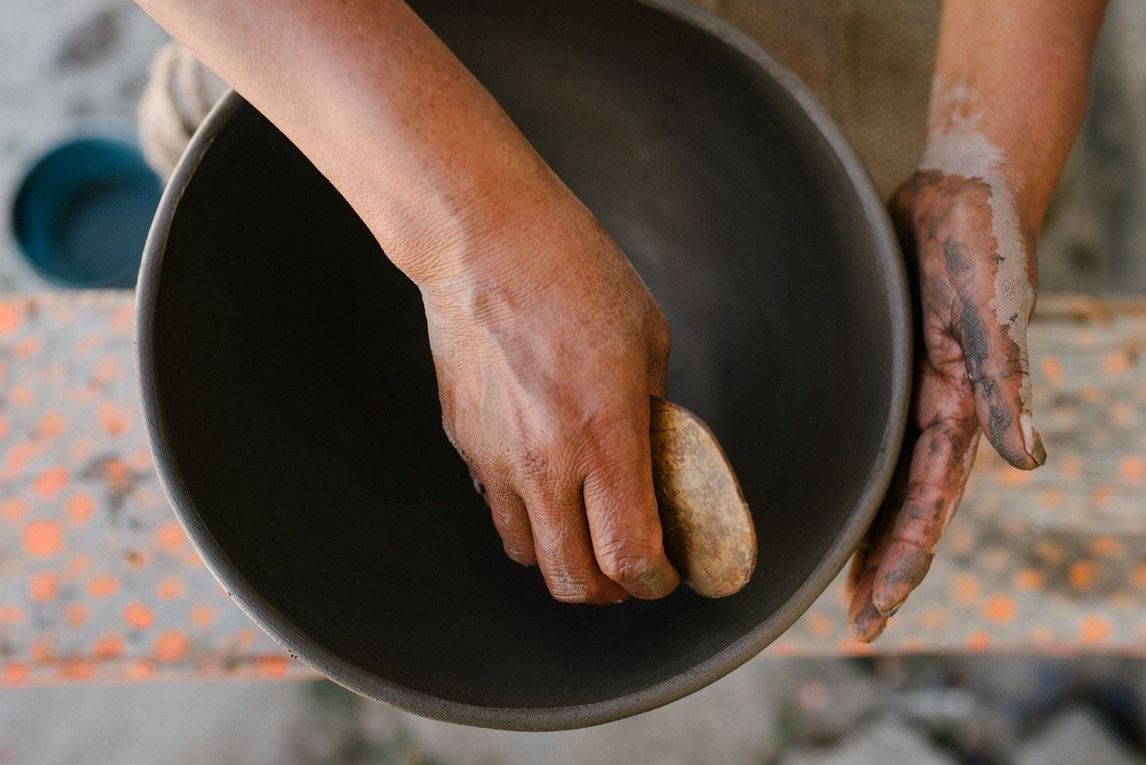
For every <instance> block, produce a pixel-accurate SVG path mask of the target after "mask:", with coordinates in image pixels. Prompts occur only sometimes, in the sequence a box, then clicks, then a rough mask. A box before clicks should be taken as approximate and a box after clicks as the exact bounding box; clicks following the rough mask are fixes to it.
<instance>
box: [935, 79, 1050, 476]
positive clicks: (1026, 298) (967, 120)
mask: <svg viewBox="0 0 1146 765" xmlns="http://www.w3.org/2000/svg"><path fill="white" fill-rule="evenodd" d="M934 98H935V99H936V100H935V104H936V105H937V106H940V107H945V108H946V109H947V110H948V114H949V117H948V119H947V120H946V122H945V123H943V124H940V125H936V126H935V127H933V128H932V129H931V131H930V132H929V133H928V136H927V146H926V148H925V149H924V152H923V159H922V161H921V162H920V169H921V170H925V171H926V170H933V171H938V172H940V173H942V174H943V175H946V176H954V175H958V176H963V177H964V178H974V179H978V180H979V181H982V182H983V183H984V184H986V186H987V188H988V189H989V190H990V195H989V197H988V205H989V207H990V210H991V234H992V235H993V236H994V238H995V245H996V247H997V248H998V250H997V253H996V255H997V260H998V270H997V271H996V272H995V296H994V298H992V300H991V307H992V308H993V309H994V311H995V318H996V319H997V320H998V321H999V324H1001V325H1002V326H1003V327H1004V328H1005V329H1006V332H1007V336H1008V337H1009V338H1010V339H1011V340H1012V341H1013V342H1014V343H1015V346H1016V347H1017V348H1018V350H1019V352H1020V353H1021V355H1022V357H1023V358H1028V356H1027V323H1028V320H1029V317H1030V315H1031V310H1032V308H1033V307H1034V300H1035V291H1034V287H1033V286H1032V285H1031V279H1030V275H1029V274H1028V273H1027V255H1026V250H1025V248H1024V247H1023V236H1022V229H1021V228H1020V226H1019V214H1018V210H1017V209H1016V207H1015V196H1014V192H1013V191H1012V188H1013V187H1015V186H1017V185H1018V181H1017V179H1008V178H1007V177H1006V175H1005V174H1004V171H1003V168H1004V165H1005V164H1006V157H1005V156H1004V154H1003V151H1002V150H1001V149H1000V148H999V147H998V146H996V145H995V144H994V143H992V142H991V141H990V140H989V139H988V138H987V136H986V135H984V134H983V132H982V131H981V130H980V129H979V123H980V122H981V121H982V115H981V114H980V113H977V112H975V111H974V102H975V93H974V91H973V90H971V89H970V88H968V87H967V86H966V85H963V84H959V85H955V86H954V87H952V88H949V89H947V90H946V91H942V90H941V84H940V83H939V82H938V81H936V83H935V88H934ZM1019 404H1020V406H1021V408H1022V414H1021V415H1020V417H1019V426H1020V427H1021V428H1022V432H1023V444H1024V445H1025V447H1026V449H1027V452H1028V453H1030V454H1034V449H1035V426H1034V420H1033V419H1032V417H1031V382H1030V376H1029V375H1024V376H1023V378H1022V382H1021V385H1020V389H1019Z"/></svg>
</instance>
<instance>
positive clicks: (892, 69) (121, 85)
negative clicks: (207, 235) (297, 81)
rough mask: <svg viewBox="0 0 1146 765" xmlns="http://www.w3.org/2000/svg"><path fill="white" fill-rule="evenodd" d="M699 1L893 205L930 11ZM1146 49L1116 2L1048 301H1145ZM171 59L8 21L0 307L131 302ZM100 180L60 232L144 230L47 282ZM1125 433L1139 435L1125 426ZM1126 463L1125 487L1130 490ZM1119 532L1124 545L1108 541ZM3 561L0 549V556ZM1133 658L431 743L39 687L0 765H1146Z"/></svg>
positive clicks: (1136, 542) (31, 15)
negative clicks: (31, 301) (55, 244)
mask: <svg viewBox="0 0 1146 765" xmlns="http://www.w3.org/2000/svg"><path fill="white" fill-rule="evenodd" d="M570 1H571V2H573V1H575V0H570ZM696 1H697V2H698V4H701V5H704V6H706V7H708V8H709V9H710V10H714V11H716V12H718V13H720V14H722V15H724V16H726V17H727V18H729V19H730V20H731V21H733V22H734V23H736V24H738V25H740V26H741V27H742V28H744V29H746V30H747V31H748V32H749V33H751V34H752V35H753V36H755V37H756V38H757V39H759V40H761V41H762V42H763V43H764V44H765V45H766V47H767V48H768V49H769V50H770V51H772V52H773V53H774V54H775V55H776V56H777V57H778V58H780V59H781V60H783V61H784V62H785V63H787V64H788V65H789V66H790V67H792V68H793V69H794V70H795V71H796V72H797V73H798V74H800V76H801V77H803V78H804V79H805V81H806V82H808V84H809V85H811V86H812V88H813V89H814V90H815V91H816V92H817V94H818V95H819V96H820V97H821V99H822V100H823V101H824V103H825V105H826V106H827V107H828V109H829V110H830V111H831V112H832V114H833V115H834V116H835V117H836V119H837V120H838V121H839V122H840V123H841V125H842V126H843V127H844V129H845V130H846V131H847V132H848V134H849V136H850V137H851V138H852V140H853V142H854V143H855V144H856V146H857V148H858V149H859V151H860V153H861V155H862V156H863V158H864V160H865V162H866V163H867V164H868V166H869V168H870V169H871V172H872V175H873V178H874V179H875V181H876V183H877V185H878V186H879V188H880V190H881V191H882V192H883V193H884V194H885V195H886V194H888V193H890V191H891V190H892V189H893V188H894V186H895V185H896V183H898V182H899V181H900V180H902V179H904V178H906V176H907V175H908V173H909V172H910V168H911V165H912V163H913V162H914V161H915V158H916V157H917V156H918V151H919V147H920V146H921V145H922V139H923V121H924V115H925V109H926V99H927V94H928V88H929V85H930V79H929V67H930V57H931V55H932V53H933V48H934V36H935V24H936V19H937V3H935V2H919V1H918V0H886V1H885V2H881V3H860V2H826V0H825V1H821V0H811V1H802V2H798V1H797V0H696ZM1143 39H1146V3H1142V2H1141V0H1113V2H1111V4H1110V10H1109V12H1108V18H1107V22H1106V25H1105V27H1104V31H1103V35H1102V38H1101V42H1100V45H1099V48H1098V53H1097V57H1096V61H1095V67H1094V76H1093V84H1092V90H1091V107H1090V112H1089V115H1088V117H1087V120H1086V123H1085V125H1084V127H1083V130H1082V133H1081V135H1080V137H1079V140H1078V142H1077V144H1076V146H1075V149H1074V152H1073V154H1072V157H1071V160H1070V162H1069V164H1068V166H1067V170H1066V173H1065V176H1064V179H1063V182H1062V185H1061V187H1060V190H1059V193H1058V195H1057V196H1056V199H1055V201H1054V204H1053V206H1052V209H1051V213H1050V216H1049V218H1048V222H1047V225H1046V229H1045V231H1044V233H1043V237H1042V240H1041V244H1040V261H1041V265H1040V270H1041V283H1042V291H1043V294H1044V296H1045V295H1048V294H1055V293H1070V294H1071V295H1072V296H1076V297H1077V296H1090V297H1097V298H1100V299H1105V298H1114V297H1119V298H1120V299H1130V298H1133V297H1135V296H1141V295H1142V292H1143V289H1144V288H1146V252H1144V249H1146V48H1144V47H1143V46H1141V44H1140V41H1141V40H1143ZM167 42H168V38H167V37H166V35H165V34H164V33H163V32H162V30H160V29H159V28H158V27H157V26H156V25H155V24H153V23H152V22H151V21H150V20H149V19H148V18H147V17H146V16H145V15H144V14H143V13H142V12H141V11H140V10H139V9H138V8H136V7H135V6H134V5H133V4H132V3H130V2H127V0H36V1H33V0H5V3H4V5H3V7H2V8H0V51H2V52H3V60H4V66H3V67H0V211H3V214H4V216H5V224H4V226H3V233H2V235H0V300H2V299H3V298H4V297H5V296H11V295H14V294H16V293H27V292H36V291H41V290H56V289H60V288H62V287H63V286H65V285H69V284H70V285H77V284H78V285H81V286H125V285H124V284H121V283H120V282H122V281H123V280H124V278H126V279H127V282H128V286H129V285H130V281H131V277H130V274H131V273H133V270H132V269H133V268H134V266H135V265H136V264H137V263H138V258H137V251H136V250H134V249H133V245H132V244H131V242H133V241H135V240H137V239H138V240H139V243H141V241H142V236H143V235H144V233H145V232H146V223H147V221H148V220H149V218H150V210H152V209H153V207H154V204H155V201H156V199H157V195H158V189H159V180H158V178H157V177H156V176H154V175H148V173H149V172H150V171H148V170H147V169H146V166H142V168H141V166H140V163H141V162H142V160H141V158H140V157H139V155H138V150H137V149H135V147H134V143H135V139H134V135H135V131H136V114H137V107H138V104H139V100H140V97H141V94H142V93H143V91H144V88H145V85H146V83H147V81H148V74H149V67H150V65H151V61H152V58H153V56H154V55H155V53H156V51H157V50H158V49H159V48H160V47H161V46H163V45H164V44H165V43H167ZM73 139H82V140H81V142H82V141H91V140H95V139H99V141H104V142H110V144H111V146H112V148H113V149H114V150H113V151H110V152H109V151H102V152H97V153H96V154H95V155H93V156H95V157H97V158H85V157H87V155H86V154H76V155H74V156H72V155H69V157H68V158H66V161H64V163H63V167H64V168H65V170H64V171H60V170H58V169H57V170H53V169H52V168H51V167H49V168H48V170H46V171H45V170H43V167H42V162H41V160H43V159H44V157H45V156H46V155H49V154H50V153H51V152H52V151H53V150H54V149H57V148H59V147H60V146H62V145H64V144H68V142H69V141H72V140H73ZM69 145H71V144H69ZM116 147H118V148H116ZM124 147H126V148H124ZM81 148H82V147H81ZM106 148H107V146H104V149H106ZM77 151H78V150H77ZM108 162H112V163H113V164H114V163H118V164H115V168H116V169H115V173H117V174H118V175H116V177H117V178H121V179H122V178H126V179H128V182H127V185H126V186H124V187H123V189H121V191H122V194H120V195H119V196H117V197H115V204H114V206H112V207H111V208H110V209H111V212H110V213H109V212H108V211H107V210H102V211H100V210H97V211H95V212H92V211H90V210H88V211H76V210H65V211H64V212H63V213H60V214H62V215H64V218H65V219H66V220H70V221H73V223H74V222H75V221H78V220H80V219H81V218H82V215H81V213H83V214H84V215H86V214H88V213H91V214H93V215H96V214H112V215H117V216H119V218H120V219H121V220H124V221H128V220H133V221H137V222H138V225H137V226H136V227H135V228H132V225H129V224H127V223H125V224H124V226H123V227H122V231H121V233H122V236H123V237H124V241H122V242H118V243H112V244H113V245H114V247H112V249H109V250H108V252H107V253H105V254H104V255H101V257H104V258H106V260H104V261H100V262H97V263H95V264H91V263H78V262H72V261H68V262H48V261H46V260H42V259H41V260H37V258H38V257H40V256H38V255H37V252H40V249H38V248H41V249H42V247H43V243H42V242H37V241H34V240H30V241H24V240H22V239H21V225H22V224H21V223H20V221H21V220H24V219H25V218H21V217H20V216H30V217H28V219H29V220H33V221H34V219H35V216H36V215H42V214H47V213H45V212H43V210H44V207H43V206H44V205H46V204H48V203H47V202H45V201H43V200H45V199H48V198H50V196H51V191H52V189H53V184H58V183H63V182H64V180H61V179H60V177H59V175H58V174H59V173H61V172H63V173H64V175H67V174H68V173H71V174H73V175H74V174H77V173H78V174H82V173H83V172H90V173H96V174H98V172H103V171H104V170H106V167H105V164H106V163H108ZM101 163H104V164H101ZM84 168H87V169H86V170H85V169H84ZM93 168H94V169H93ZM37 170H39V171H40V173H41V174H40V175H36V172H35V171H37ZM65 171H66V172H65ZM53 173H55V175H54V174H53ZM101 177H102V176H101ZM29 179H34V180H35V181H36V184H38V185H35V184H32V185H30V184H31V180H29ZM65 180H66V179H65ZM28 188H32V191H27V189H28ZM22 189H24V191H23V192H22V191H21V190H22ZM29 200H31V201H29ZM109 204H110V203H109ZM149 206H150V207H149ZM68 216H71V217H68ZM28 225H30V224H28ZM92 236H93V234H91V232H85V231H83V230H82V227H81V226H80V225H79V224H78V223H76V224H75V225H72V226H71V227H69V228H68V230H67V231H66V237H69V239H68V241H70V242H72V245H73V246H74V248H75V249H76V251H83V252H95V251H102V250H101V248H102V246H103V245H105V244H107V242H104V241H102V240H101V242H100V246H95V245H93V244H92V241H93V240H92ZM109 247H111V245H109ZM45 257H46V256H45ZM133 257H134V258H135V260H134V262H133V261H132V258H133ZM124 269H126V271H124ZM124 273H127V274H128V276H127V277H124ZM1086 305H1089V304H1086ZM1087 310H1089V309H1087ZM1067 312H1068V313H1069V312H1070V311H1067ZM1084 312H1085V311H1084ZM1128 353H1129V352H1128ZM1136 354H1137V352H1136V351H1135V352H1134V353H1133V354H1131V356H1132V357H1133V360H1136V359H1137V355H1136ZM4 385H5V383H4V378H3V376H2V375H0V396H3V397H10V395H11V393H12V388H11V386H9V387H8V388H5V387H4ZM2 403H3V399H2V398H0V404H2ZM1132 414H1133V413H1132ZM1134 416H1135V417H1136V415H1134ZM1128 428H1130V429H1131V430H1132V432H1134V433H1136V434H1140V433H1141V431H1142V426H1141V424H1140V422H1139V421H1138V420H1137V419H1133V421H1132V422H1130V423H1129V425H1128ZM1136 437H1138V436H1137V435H1136ZM1053 443H1054V442H1053V440H1052V441H1051V444H1052V447H1053ZM1052 451H1053V448H1052ZM1052 459H1053V457H1052ZM1136 465H1138V463H1132V464H1131V468H1129V473H1128V475H1129V476H1130V477H1131V478H1133V479H1134V480H1141V477H1142V476H1141V475H1139V472H1143V471H1139V472H1135V471H1138V468H1137V467H1134V466H1136ZM1049 467H1050V466H1049V465H1048V468H1049ZM1123 472H1124V474H1125V473H1127V468H1126V463H1123ZM1135 476H1137V478H1135ZM1128 480H1129V479H1128ZM0 499H2V494H0ZM1094 501H1095V502H1097V501H1098V500H1097V499H1095V500H1094ZM978 507H979V506H978V505H976V504H975V502H973V501H969V502H968V504H967V506H966V507H965V509H964V510H963V511H962V514H961V516H960V518H959V519H957V520H956V524H959V523H960V522H966V523H968V524H970V523H973V522H974V521H973V517H974V514H975V513H976V512H977V511H978ZM1143 509H1146V508H1143ZM983 512H987V510H983ZM966 516H971V518H968V517H966ZM1111 533H1112V534H1114V536H1116V537H1117V536H1118V528H1117V527H1115V528H1114V531H1113V532H1111ZM1135 533H1137V532H1135ZM1118 541H1119V543H1120V544H1122V545H1124V546H1127V547H1129V548H1130V551H1129V552H1127V553H1125V557H1126V558H1127V559H1128V560H1129V561H1131V563H1133V562H1134V561H1136V560H1138V557H1139V556H1140V554H1141V553H1142V552H1143V545H1142V541H1143V539H1142V537H1141V536H1134V537H1132V538H1119V540H1118ZM953 544H954V543H953ZM10 549H11V548H8V547H2V546H0V555H3V554H8V552H9V551H10ZM942 552H943V550H942V548H941V554H942ZM1052 557H1053V556H1052ZM1128 565H1130V564H1128ZM1024 570H1027V569H1024ZM1035 570H1036V573H1039V571H1040V570H1039V569H1037V567H1036V569H1035ZM1126 570H1133V571H1136V572H1137V571H1138V569H1133V566H1131V567H1130V568H1128V569H1126ZM1070 571H1071V573H1070V576H1074V572H1075V569H1070ZM1039 575H1040V576H1041V575H1042V574H1041V573H1039ZM1079 575H1080V576H1082V574H1081V573H1080V574H1079ZM1136 575H1137V574H1136ZM1072 581H1073V580H1072ZM1080 581H1081V580H1080ZM1144 583H1146V582H1144ZM1140 584H1143V583H1137V582H1136V586H1137V585H1140ZM1083 589H1085V587H1083ZM10 595H11V593H4V592H0V596H3V597H9V596H10ZM1128 597H1129V598H1130V600H1129V602H1128V603H1127V602H1125V598H1124V599H1123V602H1122V603H1121V606H1120V607H1121V608H1123V609H1125V610H1127V611H1128V612H1129V613H1131V614H1137V613H1139V612H1141V611H1142V610H1143V609H1142V606H1143V605H1146V603H1144V601H1143V598H1142V596H1141V591H1140V590H1139V591H1135V592H1133V593H1132V594H1131V595H1130V596H1128ZM9 605H11V603H9ZM13 607H14V606H13ZM906 613H907V609H905V614H906ZM837 617H838V615H837ZM904 620H905V623H907V621H906V620H907V617H906V616H905V617H904ZM1000 621H1002V620H1000ZM1122 623H1124V622H1119V624H1122ZM1125 623H1129V622H1125ZM7 629H8V627H7V626H5V622H4V618H3V614H0V656H6V655H7V653H6V649H5V646H6V645H7V643H6V640H7V638H6V637H5V636H6V635H7V632H5V631H4V630H7ZM893 629H894V627H893ZM1124 637H1125V636H1124ZM1144 638H1146V633H1143V632H1141V631H1139V632H1138V633H1136V634H1131V635H1130V636H1129V638H1127V639H1124V640H1123V641H1122V642H1120V643H1118V646H1117V648H1116V650H1105V651H1104V650H1101V648H1099V649H1095V648H1093V646H1092V647H1091V648H1090V650H1087V651H1086V653H1088V654H1089V655H1087V656H1072V655H1073V654H1076V653H1080V652H1081V651H1082V650H1085V647H1084V646H1083V645H1082V644H1081V643H1079V644H1075V645H1068V644H1062V643H1061V642H1060V643H1056V644H1055V646H1054V648H1053V652H1054V653H1055V654H1056V655H1055V656H1048V655H1042V656H1034V655H1022V654H1013V653H1007V654H1005V655H998V654H991V655H987V654H983V653H981V652H978V653H973V652H971V650H973V649H981V648H982V647H983V645H981V644H972V642H971V641H967V644H966V647H967V648H968V649H969V650H968V651H952V650H951V647H950V646H949V645H943V646H942V648H943V653H940V654H935V653H929V652H928V651H927V648H928V646H927V645H926V644H923V645H915V646H914V650H913V651H912V653H911V654H906V653H904V654H898V655H897V654H890V655H867V656H850V657H849V656H843V655H827V654H825V655H821V656H816V657H814V658H791V657H789V656H780V655H778V654H780V653H784V654H789V653H798V652H799V651H793V650H792V646H788V650H780V651H776V650H769V651H766V652H765V653H764V654H763V655H761V656H760V657H758V658H756V659H755V660H753V661H752V662H750V663H749V664H748V665H746V666H745V667H743V668H742V669H740V670H739V671H737V672H735V673H734V674H733V675H731V676H729V677H728V678H725V679H724V680H723V681H721V682H719V683H717V684H715V685H713V686H711V687H710V688H708V689H706V690H704V691H702V692H700V693H697V694H695V695H693V696H691V697H689V698H687V699H685V700H683V701H681V702H678V703H676V704H673V705H671V706H669V707H667V708H664V709H662V710H658V711H656V712H652V713H648V714H645V715H642V716H640V717H637V718H634V719H630V720H625V721H621V722H618V723H613V724H610V725H605V726H600V727H598V728H594V729H590V730H586V731H576V732H569V733H555V734H510V733H499V732H492V731H478V730H472V729H467V728H462V727H459V726H453V725H447V724H442V723H435V722H431V721H427V720H422V719H419V718H415V717H412V716H410V715H406V714H404V713H400V712H396V711H394V710H392V709H390V708H388V707H385V706H382V705H378V704H375V703H373V702H370V701H366V700H364V699H361V698H359V697H357V696H355V695H353V694H351V693H349V692H347V691H345V690H343V689H341V688H340V687H338V686H336V685H334V684H332V683H329V682H326V681H321V680H305V679H304V680H290V679H280V680H250V679H226V680H209V679H198V680H183V681H179V682H170V681H165V680H163V679H161V678H159V679H149V680H147V681H141V682H128V683H107V682H75V683H33V684H24V685H25V687H0V765H5V764H7V763H66V762H76V763H87V762H114V763H136V762H138V763H155V762H163V763H182V762H187V763H191V762H218V763H226V762H274V763H367V762H387V763H388V762H393V763H501V762H505V763H517V762H568V763H594V762H600V763H607V762H656V763H693V762H728V763H740V762H744V763H784V764H785V765H791V764H793V763H801V764H804V763H807V764H812V763H871V762H881V763H900V762H902V763H924V764H926V763H933V762H934V763H955V762H964V763H1009V762H1016V763H1023V764H1024V765H1026V764H1028V763H1029V764H1034V763H1052V764H1053V763H1081V762H1086V763H1134V762H1143V761H1146V664H1143V663H1142V662H1141V661H1140V660H1138V659H1137V658H1133V657H1132V656H1131V655H1127V654H1134V653H1136V651H1134V650H1133V649H1132V646H1133V643H1134V642H1135V641H1137V642H1138V643H1141V642H1142V641H1143V639H1144ZM981 642H982V641H980V643H981ZM1083 642H1085V641H1083ZM1098 642H1101V641H1098ZM1007 645H1009V646H1013V645H1015V644H1014V643H1008V644H1007ZM1128 645H1129V646H1131V648H1130V649H1128V648H1127V646H1128ZM1076 649H1078V650H1076ZM1049 650H1050V649H1047V648H1046V647H1044V648H1043V649H1042V650H1040V651H1039V653H1042V654H1046V653H1048V651H1049ZM1103 654H1108V655H1103ZM1109 654H1119V655H1109ZM6 680H9V681H11V680H13V678H12V677H6ZM6 684H7V685H13V686H14V685H16V684H17V683H15V682H7V683H6Z"/></svg>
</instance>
